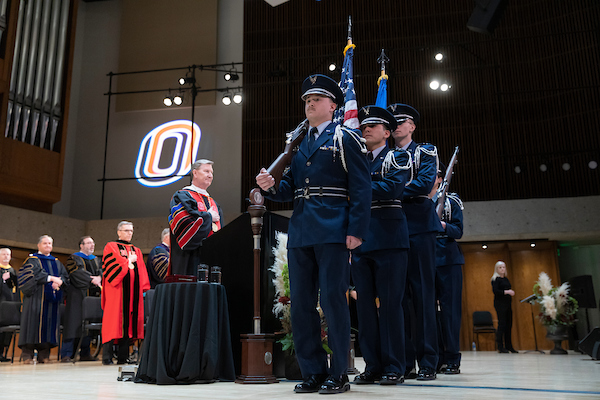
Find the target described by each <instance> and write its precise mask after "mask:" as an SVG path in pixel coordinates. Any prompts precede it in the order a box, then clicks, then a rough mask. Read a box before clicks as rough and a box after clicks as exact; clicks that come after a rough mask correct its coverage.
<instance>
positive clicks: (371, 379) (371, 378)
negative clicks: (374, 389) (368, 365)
mask: <svg viewBox="0 0 600 400" xmlns="http://www.w3.org/2000/svg"><path fill="white" fill-rule="evenodd" d="M379 379H381V374H377V373H375V372H372V371H365V372H363V373H362V374H360V375H358V376H356V377H355V378H354V383H355V384H357V385H370V384H373V383H375V382H377V381H378V380H379Z"/></svg>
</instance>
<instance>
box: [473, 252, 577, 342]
mask: <svg viewBox="0 0 600 400" xmlns="http://www.w3.org/2000/svg"><path fill="white" fill-rule="evenodd" d="M462 249H463V252H464V255H465V265H464V269H463V320H462V327H461V350H463V351H465V350H470V349H471V343H472V342H473V341H474V340H475V339H474V337H473V312H474V311H489V312H491V313H492V316H493V318H494V325H495V326H497V323H498V320H497V315H496V311H495V309H494V295H493V293H492V286H491V281H490V279H491V277H492V275H493V273H494V265H495V264H496V262H497V261H498V260H502V261H504V262H505V263H506V265H507V276H508V279H509V280H510V282H511V285H512V288H513V290H514V291H515V296H514V297H513V301H512V311H513V328H512V342H513V345H514V347H515V348H516V349H519V350H533V349H535V339H534V324H535V334H536V335H535V337H536V338H537V343H538V349H543V350H550V349H552V348H553V347H554V344H553V343H552V342H551V341H549V340H547V339H546V337H545V336H546V329H545V328H544V326H543V325H542V324H541V323H540V322H539V320H538V319H537V315H538V313H539V307H538V306H533V314H534V319H533V321H532V318H531V312H532V306H531V305H529V304H527V303H521V302H520V300H522V299H524V298H526V297H528V296H530V295H531V294H532V293H533V285H534V284H535V282H536V281H537V279H538V276H539V274H540V272H546V273H547V274H548V276H550V279H552V283H553V284H554V285H557V284H558V285H560V284H561V282H560V275H559V271H558V260H557V255H556V243H555V242H537V245H536V247H535V248H533V249H532V248H531V247H530V242H528V241H527V242H503V243H488V249H487V250H484V249H482V248H481V243H478V244H463V245H462ZM479 343H480V348H479V349H480V350H494V349H495V338H494V337H493V335H491V334H482V335H480V340H479ZM564 345H565V346H566V343H564Z"/></svg>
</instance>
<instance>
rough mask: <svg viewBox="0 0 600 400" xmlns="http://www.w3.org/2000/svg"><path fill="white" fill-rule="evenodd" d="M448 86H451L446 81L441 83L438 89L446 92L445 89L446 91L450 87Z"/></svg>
mask: <svg viewBox="0 0 600 400" xmlns="http://www.w3.org/2000/svg"><path fill="white" fill-rule="evenodd" d="M450 87H451V86H450V85H448V84H447V83H442V85H441V86H440V90H441V91H442V92H447V91H448V89H450Z"/></svg>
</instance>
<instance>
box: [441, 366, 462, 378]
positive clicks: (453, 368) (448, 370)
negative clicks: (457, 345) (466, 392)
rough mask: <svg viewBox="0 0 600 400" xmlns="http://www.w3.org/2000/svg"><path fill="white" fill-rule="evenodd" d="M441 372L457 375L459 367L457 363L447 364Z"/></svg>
mask: <svg viewBox="0 0 600 400" xmlns="http://www.w3.org/2000/svg"><path fill="white" fill-rule="evenodd" d="M442 372H443V373H444V374H446V375H458V374H460V367H459V365H458V364H448V365H446V368H444V370H443V371H442Z"/></svg>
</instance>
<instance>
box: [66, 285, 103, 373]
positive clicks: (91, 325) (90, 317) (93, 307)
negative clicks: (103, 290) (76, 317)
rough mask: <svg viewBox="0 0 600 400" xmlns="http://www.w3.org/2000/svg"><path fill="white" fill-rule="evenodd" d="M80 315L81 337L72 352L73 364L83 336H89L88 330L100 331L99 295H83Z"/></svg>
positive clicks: (100, 310) (100, 303)
mask: <svg viewBox="0 0 600 400" xmlns="http://www.w3.org/2000/svg"><path fill="white" fill-rule="evenodd" d="M82 317H83V321H82V322H81V337H80V338H79V343H77V348H76V349H75V351H74V352H73V364H75V360H76V359H77V355H78V353H79V350H80V349H81V343H82V342H83V338H84V337H86V336H89V332H90V331H100V332H101V331H102V300H101V298H100V297H93V296H89V297H84V299H83V303H82Z"/></svg>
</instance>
